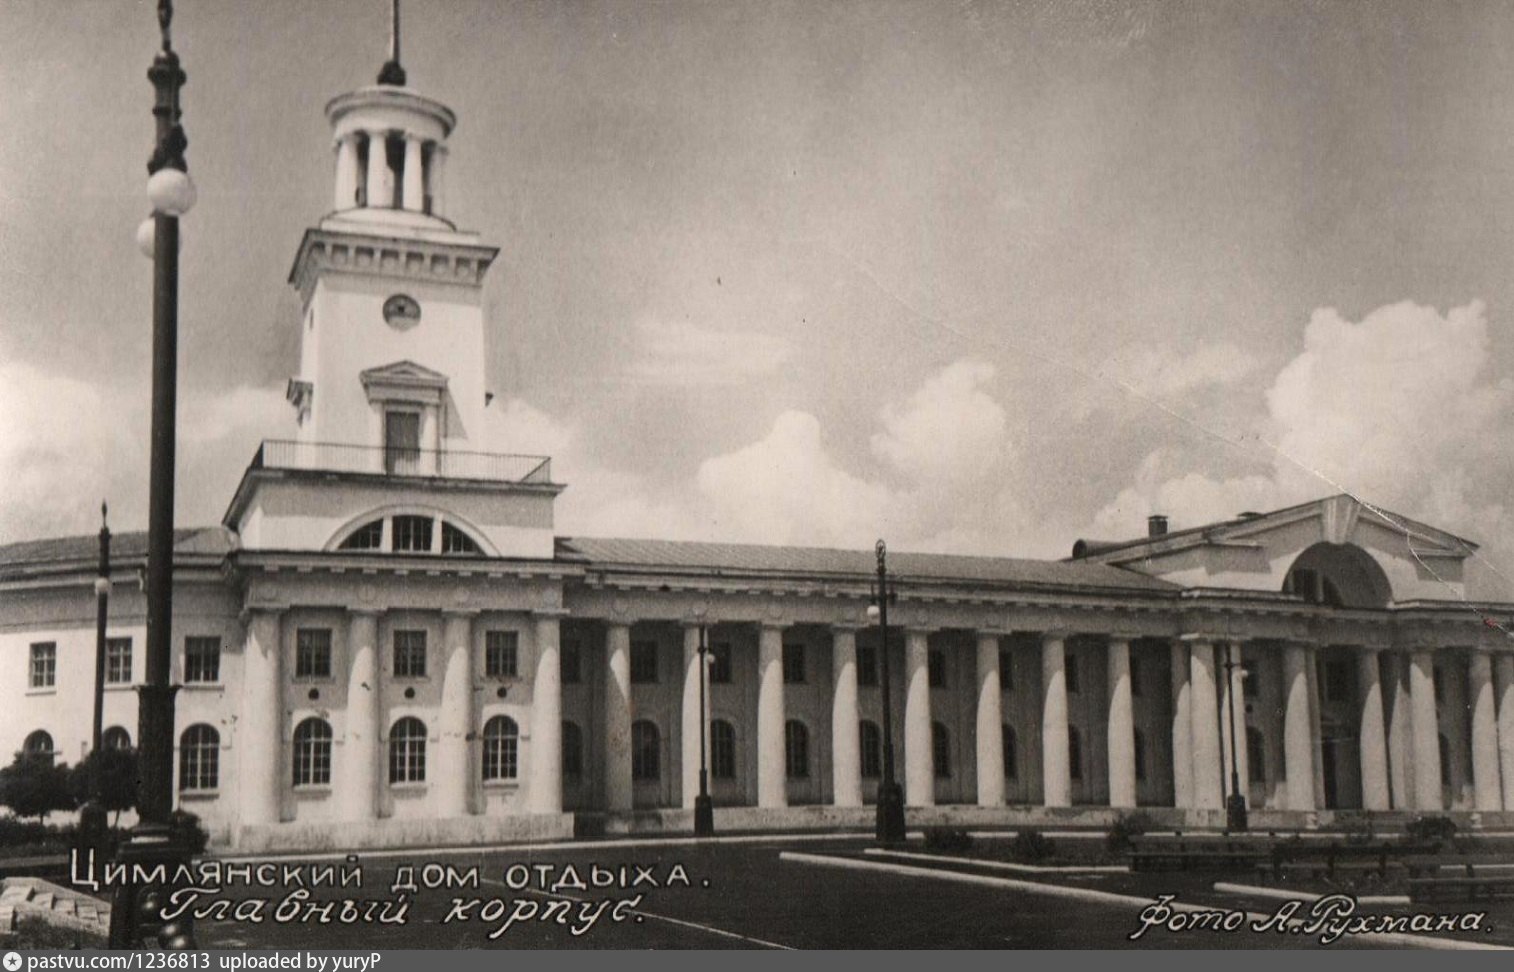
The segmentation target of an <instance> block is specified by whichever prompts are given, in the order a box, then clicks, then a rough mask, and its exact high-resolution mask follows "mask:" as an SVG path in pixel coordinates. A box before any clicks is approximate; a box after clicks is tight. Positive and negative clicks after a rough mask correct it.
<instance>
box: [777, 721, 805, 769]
mask: <svg viewBox="0 0 1514 972" xmlns="http://www.w3.org/2000/svg"><path fill="white" fill-rule="evenodd" d="M783 768H784V773H785V774H786V775H787V776H788V778H789V779H791V780H803V779H808V778H809V775H810V731H809V730H808V729H806V728H805V727H804V723H802V722H800V721H799V720H798V719H790V720H789V721H788V722H785V723H784V724H783Z"/></svg>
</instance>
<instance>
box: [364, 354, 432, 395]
mask: <svg viewBox="0 0 1514 972" xmlns="http://www.w3.org/2000/svg"><path fill="white" fill-rule="evenodd" d="M361 377H362V379H363V388H364V389H366V390H367V392H368V400H369V401H370V402H389V401H402V402H417V403H421V404H428V405H434V404H437V403H439V402H440V401H441V400H442V396H443V395H445V394H446V391H447V376H446V375H444V374H442V373H441V372H438V371H432V370H431V369H430V368H427V367H425V366H424V365H418V364H416V363H415V362H414V361H396V362H394V363H392V364H386V365H380V366H379V367H377V368H369V369H368V370H367V371H364V372H363V373H362V375H361Z"/></svg>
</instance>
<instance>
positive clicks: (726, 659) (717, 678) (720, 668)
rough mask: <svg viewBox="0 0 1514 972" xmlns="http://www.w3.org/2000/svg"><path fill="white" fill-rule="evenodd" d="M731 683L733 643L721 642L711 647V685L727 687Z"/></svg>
mask: <svg viewBox="0 0 1514 972" xmlns="http://www.w3.org/2000/svg"><path fill="white" fill-rule="evenodd" d="M730 681H731V643H730V642H728V641H719V642H716V643H715V644H713V645H711V646H710V683H711V684H714V685H726V684H728V683H729V682H730Z"/></svg>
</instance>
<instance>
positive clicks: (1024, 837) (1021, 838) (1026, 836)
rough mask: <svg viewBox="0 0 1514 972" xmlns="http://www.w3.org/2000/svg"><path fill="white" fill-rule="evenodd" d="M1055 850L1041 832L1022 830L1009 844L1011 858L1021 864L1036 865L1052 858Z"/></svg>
mask: <svg viewBox="0 0 1514 972" xmlns="http://www.w3.org/2000/svg"><path fill="white" fill-rule="evenodd" d="M1054 850H1055V848H1053V847H1052V845H1051V841H1050V840H1048V839H1047V838H1046V836H1045V835H1044V834H1042V833H1041V832H1040V831H1039V830H1022V831H1020V832H1019V833H1018V834H1016V835H1015V839H1014V840H1012V841H1010V842H1009V856H1010V857H1012V858H1014V859H1015V860H1017V861H1019V862H1020V863H1021V864H1035V863H1037V862H1039V861H1044V860H1046V859H1047V858H1048V857H1050V856H1051V855H1052V853H1053V851H1054Z"/></svg>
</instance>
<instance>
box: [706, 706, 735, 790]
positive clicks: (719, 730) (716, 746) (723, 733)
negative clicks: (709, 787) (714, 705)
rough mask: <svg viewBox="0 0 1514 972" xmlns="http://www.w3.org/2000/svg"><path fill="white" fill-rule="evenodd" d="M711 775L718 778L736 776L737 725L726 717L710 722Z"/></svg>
mask: <svg viewBox="0 0 1514 972" xmlns="http://www.w3.org/2000/svg"><path fill="white" fill-rule="evenodd" d="M710 775H711V776H713V777H714V778H715V779H717V780H734V779H735V778H736V727H735V726H733V725H731V724H730V723H729V722H726V721H725V720H724V719H716V720H715V721H714V722H711V723H710Z"/></svg>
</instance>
